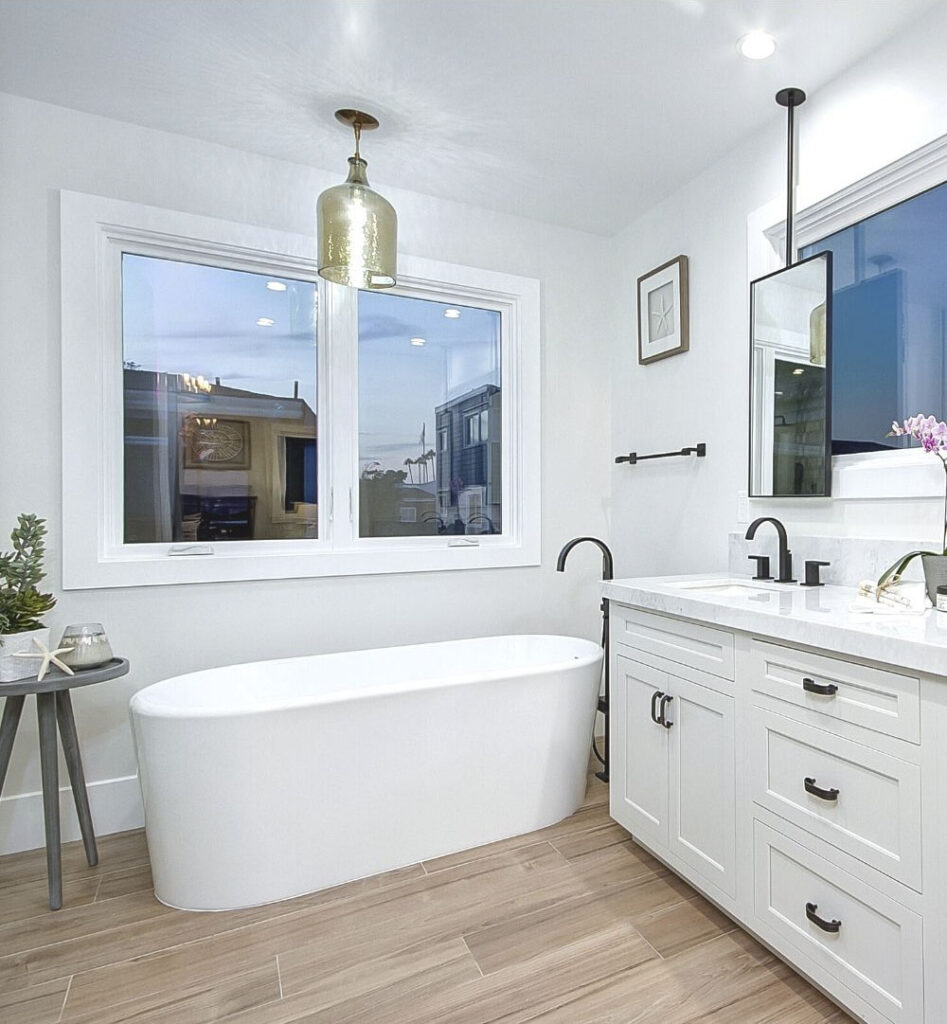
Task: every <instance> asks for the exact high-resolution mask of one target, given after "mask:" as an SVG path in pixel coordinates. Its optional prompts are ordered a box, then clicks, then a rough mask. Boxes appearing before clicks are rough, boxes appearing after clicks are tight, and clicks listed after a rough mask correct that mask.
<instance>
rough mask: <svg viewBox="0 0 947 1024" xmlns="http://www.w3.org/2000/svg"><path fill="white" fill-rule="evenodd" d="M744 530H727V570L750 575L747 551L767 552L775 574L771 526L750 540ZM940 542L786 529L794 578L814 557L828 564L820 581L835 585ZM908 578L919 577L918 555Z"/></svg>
mask: <svg viewBox="0 0 947 1024" xmlns="http://www.w3.org/2000/svg"><path fill="white" fill-rule="evenodd" d="M744 533H745V531H741V532H740V533H731V534H730V558H729V571H730V572H732V573H734V574H735V575H741V576H743V575H746V574H747V573H749V574H750V575H752V574H753V573H755V572H756V563H755V562H750V561H749V560H748V557H747V556H748V555H751V554H753V555H769V557H770V572H771V573H772V575H774V576H775V575H776V571H777V558H778V550H779V545H778V543H777V538H776V532H775V531H774V530H773V528H772V526H769V525H765V524H764V525H763V526H761V527H760V528H759V531H758V532H757V535H756V537H755V538H754V539H753V540H752V541H748V540H746V538H745V536H744ZM939 545H940V542H939V541H936V540H933V541H921V542H917V541H913V542H912V541H905V540H892V539H882V540H874V539H869V538H864V537H820V536H806V535H804V534H797V533H794V532H793V531H792V530H790V531H789V548H790V550H791V551H792V574H793V576H794V577H795V578H796V579H797V580H803V579H805V571H806V561H807V560H809V559H815V560H817V561H820V562H829V563H830V564H829V565H827V566H825V567H824V568H823V569H822V582H823V583H832V584H835V585H836V586H842V587H849V586H852V587H854V586H857V585H858V584H859V583H860V582H861V581H862V580H866V579H867V580H877V579H878V577H879V576H880V575H881V574H882V573H883V572H884V571H885V569H887V568H888V566H890V565H891V564H892V563H894V562H895V561H896V560H897V559H899V558H900V557H901V556H902V555H905V554H907V553H908V552H909V551H914V550H917V549H919V548H924V549H925V550H927V551H937V550H939ZM905 576H906V578H909V579H922V578H923V573H922V572H921V563H920V559H917V560H916V561H915V562H914V563H912V565H911V567H910V569H909V570H908V572H907V573H906V574H905Z"/></svg>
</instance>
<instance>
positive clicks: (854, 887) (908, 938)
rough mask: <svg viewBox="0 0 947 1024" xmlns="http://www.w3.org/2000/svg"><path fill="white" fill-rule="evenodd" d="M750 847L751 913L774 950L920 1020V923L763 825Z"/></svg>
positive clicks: (914, 1022)
mask: <svg viewBox="0 0 947 1024" xmlns="http://www.w3.org/2000/svg"><path fill="white" fill-rule="evenodd" d="M753 843H754V859H755V872H754V878H755V904H754V912H755V915H756V917H757V919H758V921H759V923H760V925H761V926H762V929H763V930H765V931H768V932H772V933H775V935H776V936H777V937H778V940H779V941H777V942H774V945H776V946H777V948H779V947H780V946H786V945H788V946H789V947H792V948H793V949H796V950H798V951H799V953H801V954H802V955H803V957H804V958H806V959H808V960H809V961H811V962H812V963H813V964H815V965H816V966H817V967H820V968H822V970H823V971H825V972H826V973H827V974H828V975H830V976H831V977H832V978H833V979H836V980H838V981H839V982H841V983H842V984H843V985H845V986H846V987H847V988H849V989H850V990H851V991H852V992H854V993H855V994H856V995H858V996H860V997H861V998H862V999H864V1000H865V1002H866V1003H869V1004H870V1005H871V1006H873V1007H875V1008H876V1009H877V1010H878V1011H879V1012H881V1013H882V1014H884V1015H885V1016H886V1017H888V1018H889V1019H890V1020H892V1021H894V1022H896V1024H918V1022H919V1021H922V1020H923V1019H924V1017H923V979H922V966H923V960H922V928H921V918H920V917H919V916H918V915H917V914H915V913H914V912H913V911H911V910H908V909H907V907H904V906H902V905H901V904H900V903H896V902H895V901H894V900H892V899H890V898H889V897H888V896H885V895H884V894H883V893H880V892H878V891H877V890H876V889H873V888H872V887H871V886H870V885H867V884H865V883H864V882H861V881H859V880H858V879H857V878H854V877H853V876H851V875H850V874H849V873H848V872H846V871H844V870H843V869H841V868H839V867H836V866H835V865H834V864H830V863H829V862H828V861H826V860H823V859H822V858H820V857H819V856H817V855H816V854H814V853H812V852H810V851H809V850H806V849H805V848H804V847H802V846H800V845H799V844H798V843H795V842H793V840H791V839H789V838H787V837H786V836H784V835H782V834H781V833H779V832H776V831H775V830H774V829H771V828H769V827H768V826H767V825H765V824H763V822H761V821H755V822H754V834H753ZM820 921H821V922H822V924H821V925H820V923H819V922H820ZM836 926H837V927H836ZM826 927H828V928H829V929H830V930H826ZM832 929H834V930H832ZM800 967H802V969H803V970H805V964H804V963H802V962H800Z"/></svg>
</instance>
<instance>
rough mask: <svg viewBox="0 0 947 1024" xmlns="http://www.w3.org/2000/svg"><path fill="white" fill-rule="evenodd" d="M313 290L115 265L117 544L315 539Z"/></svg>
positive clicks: (152, 264) (179, 269)
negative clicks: (120, 429)
mask: <svg viewBox="0 0 947 1024" xmlns="http://www.w3.org/2000/svg"><path fill="white" fill-rule="evenodd" d="M315 313H316V286H315V285H314V284H313V283H312V282H309V281H296V280H292V279H290V278H286V277H272V276H266V275H263V274H256V273H247V272H246V271H239V270H229V269H224V268H221V267H210V266H203V265H199V264H195V263H185V262H180V261H176V260H168V259H158V258H155V257H151V256H139V255H134V254H131V253H124V254H123V256H122V340H123V367H124V408H125V492H124V514H125V533H124V537H125V542H126V543H149V542H151V543H189V542H199V541H215V542H216V541H226V540H272V539H287V538H299V537H315V536H316V522H317V517H316V511H317V508H318V496H317V493H316V327H315V324H316V319H315Z"/></svg>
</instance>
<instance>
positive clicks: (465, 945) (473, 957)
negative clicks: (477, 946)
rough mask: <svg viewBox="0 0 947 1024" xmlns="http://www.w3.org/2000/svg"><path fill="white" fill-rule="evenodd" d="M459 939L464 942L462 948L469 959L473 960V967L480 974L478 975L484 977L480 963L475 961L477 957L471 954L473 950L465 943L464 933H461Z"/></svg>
mask: <svg viewBox="0 0 947 1024" xmlns="http://www.w3.org/2000/svg"><path fill="white" fill-rule="evenodd" d="M460 941H461V942H462V943H463V944H464V949H466V950H467V954H468V955H469V957H470V959H471V960H473V965H474V967H476V968H477V972H478V973H479V974H480V977H481V978H483V977H484V973H483V968H482V967H481V966H480V964H479V963H478V961H477V958H476V957H475V956H474V955H473V951H472V950H471V948H470V946H469V945H468V944H467V937H466V936H465V935H461V937H460Z"/></svg>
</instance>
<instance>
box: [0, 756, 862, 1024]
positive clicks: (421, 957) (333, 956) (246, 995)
mask: <svg viewBox="0 0 947 1024" xmlns="http://www.w3.org/2000/svg"><path fill="white" fill-rule="evenodd" d="M597 767H598V764H597V762H594V763H593V768H594V769H597ZM607 800H608V789H607V787H606V786H604V785H603V784H602V783H601V782H599V781H598V780H595V779H590V782H589V788H588V791H587V795H586V800H585V803H584V804H583V806H582V807H581V808H580V809H579V811H578V812H577V813H576V814H574V815H572V816H571V817H570V818H568V819H565V820H564V821H562V822H558V823H557V824H555V825H552V826H550V827H549V828H546V829H542V830H540V831H538V832H535V833H532V834H528V835H525V836H517V837H513V838H512V839H508V840H503V841H501V842H499V843H493V844H490V845H489V846H486V847H481V848H479V849H477V850H469V851H463V852H460V853H457V854H452V855H450V856H448V857H441V858H437V859H436V860H432V861H430V862H428V863H426V864H425V865H423V866H422V865H411V866H409V867H407V868H404V869H401V870H399V871H395V872H389V873H388V874H386V875H382V876H375V877H373V878H368V879H362V880H360V881H356V882H351V883H348V884H346V885H342V886H337V887H336V888H334V889H332V890H324V891H322V892H319V893H314V894H311V895H309V896H303V897H299V898H298V899H295V900H288V901H285V902H284V903H280V904H274V905H271V906H269V907H257V908H250V909H249V910H245V911H234V912H227V913H222V914H189V913H185V912H181V911H173V910H170V909H169V908H167V907H162V906H161V905H160V904H158V903H157V901H155V900H154V897H153V896H152V895H151V894H150V872H149V868H148V860H147V851H146V847H145V843H144V837H143V835H142V833H141V832H135V833H126V834H124V835H122V836H117V837H106V838H105V839H103V840H102V842H101V844H100V852H101V854H102V859H101V863H100V865H99V867H97V868H89V867H88V866H87V865H85V864H84V862H83V860H82V847H81V844H80V843H75V844H68V845H67V847H66V848H65V864H66V874H65V877H66V888H67V891H68V892H69V893H71V895H72V899H73V902H72V903H71V904H70V899H69V896H68V895H67V897H66V904H67V906H66V908H65V909H64V910H63V911H60V912H58V913H56V914H50V913H48V912H45V911H44V910H42V908H41V906H40V904H39V903H38V902H37V901H38V900H40V899H42V900H43V903H42V907H44V906H45V891H46V888H45V857H44V854H43V851H34V852H31V853H29V854H18V855H16V856H15V857H10V858H0V1020H2V1022H3V1024H8V1022H9V1024H57V1022H58V1021H59V1017H60V1013H61V1014H62V1021H63V1024H93V1022H94V1024H133V1022H134V1024H210V1022H220V1024H593V1022H594V1024H606V1022H607V1024H850V1022H849V1018H847V1017H846V1016H845V1015H844V1014H843V1013H842V1012H841V1011H839V1010H838V1009H837V1008H836V1007H835V1006H834V1005H833V1004H831V1003H829V1002H828V1001H827V1000H825V999H824V997H823V996H822V995H821V994H819V993H818V992H816V990H814V989H813V988H811V987H810V986H809V985H808V984H807V983H806V982H805V981H804V980H802V979H801V978H799V977H798V976H797V975H794V974H793V973H792V972H791V971H790V970H789V969H788V968H786V967H785V966H784V965H782V964H781V963H780V962H779V961H777V960H776V959H775V957H773V955H772V954H770V953H769V952H768V951H767V950H766V949H764V948H763V947H762V946H760V945H759V944H758V943H757V942H756V941H755V940H753V939H752V938H751V937H750V936H749V935H747V934H746V933H745V932H743V931H742V930H739V929H736V930H733V929H734V926H733V924H732V922H730V920H729V919H728V918H726V917H725V916H724V915H722V914H720V913H719V912H718V911H717V910H716V909H715V908H713V907H712V906H711V905H710V904H709V903H707V902H706V901H705V900H704V899H703V898H702V897H700V896H698V895H697V894H696V892H695V891H694V890H693V889H692V888H691V887H690V886H688V885H687V884H686V883H685V882H683V881H682V880H680V879H678V878H677V876H675V875H673V874H672V873H670V872H669V871H668V869H667V868H666V867H665V866H664V865H662V864H661V863H660V862H659V861H657V860H655V859H654V858H653V857H651V856H650V854H648V853H647V852H646V851H644V850H643V849H642V848H641V847H638V846H637V845H636V844H635V843H633V842H632V841H630V840H629V839H628V838H627V833H625V832H624V830H623V829H621V828H620V827H619V826H617V825H616V824H615V823H614V822H612V821H611V819H610V818H609V816H608V805H607ZM70 887H71V888H70ZM96 893H97V896H96ZM93 896H95V902H89V901H90V900H91V899H92V898H93ZM79 901H84V902H85V905H79ZM5 903H6V907H5ZM7 908H12V909H8V911H7V916H6V918H4V917H3V916H2V913H3V910H4V909H7ZM14 909H15V912H16V914H17V915H18V917H17V919H16V920H14V919H13V917H11V916H10V915H11V914H12V913H13V912H14ZM34 909H40V910H41V912H39V913H36V914H34V913H33V911H34ZM4 954H5V955H4ZM64 999H65V1002H64Z"/></svg>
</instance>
